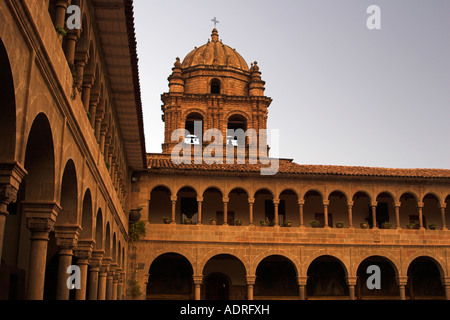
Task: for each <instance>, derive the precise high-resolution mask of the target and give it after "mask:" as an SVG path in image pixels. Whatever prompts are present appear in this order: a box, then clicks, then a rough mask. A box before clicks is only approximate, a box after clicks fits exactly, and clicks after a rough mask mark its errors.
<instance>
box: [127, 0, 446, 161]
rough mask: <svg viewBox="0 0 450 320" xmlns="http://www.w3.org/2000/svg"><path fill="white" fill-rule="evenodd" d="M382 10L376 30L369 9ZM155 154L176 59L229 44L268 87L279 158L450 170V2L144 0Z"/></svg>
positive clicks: (144, 63) (145, 68)
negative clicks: (210, 43)
mask: <svg viewBox="0 0 450 320" xmlns="http://www.w3.org/2000/svg"><path fill="white" fill-rule="evenodd" d="M370 5H378V6H379V7H380V9H381V30H369V29H368V28H367V26H366V21H367V19H368V18H369V16H370V14H368V13H367V12H366V11H367V8H368V7H369V6H370ZM134 6H135V9H134V10H135V23H136V36H137V42H138V55H139V68H140V81H141V91H142V101H143V109H144V125H145V135H146V141H147V152H161V144H162V142H163V133H164V123H163V122H162V120H161V115H162V112H161V105H162V102H161V99H160V96H161V94H162V93H164V92H167V91H168V81H167V78H168V76H169V75H170V74H171V72H172V67H173V63H174V62H175V58H176V57H180V59H182V60H183V59H184V57H185V56H186V55H187V54H188V53H189V52H190V51H191V50H193V49H194V47H196V46H197V47H199V46H201V45H203V44H205V43H206V42H207V40H208V38H210V35H211V30H212V29H213V23H212V22H211V19H212V18H214V17H217V20H219V21H220V23H219V24H218V25H217V29H218V31H219V37H220V38H221V39H222V40H223V43H224V44H226V45H228V46H230V47H231V48H236V50H237V51H238V52H239V53H240V54H241V55H242V56H243V57H244V59H245V60H246V61H247V63H248V64H249V65H250V63H251V62H253V61H258V65H259V67H260V71H261V72H262V78H263V80H264V81H266V95H267V96H270V97H271V98H273V102H272V105H271V106H270V108H269V121H268V128H269V129H279V130H280V145H279V150H280V156H281V157H283V158H290V159H294V161H295V162H297V163H300V164H327V165H351V166H375V167H395V168H446V169H450V1H448V0H421V1H418V0H371V1H366V0H292V1H288V0H276V1H274V0H271V1H269V0H216V1H212V0H208V1H206V0H189V1H185V0H171V1H161V0H134Z"/></svg>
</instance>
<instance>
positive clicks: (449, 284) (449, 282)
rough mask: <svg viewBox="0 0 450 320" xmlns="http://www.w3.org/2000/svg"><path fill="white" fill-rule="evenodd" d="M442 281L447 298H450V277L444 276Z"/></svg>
mask: <svg viewBox="0 0 450 320" xmlns="http://www.w3.org/2000/svg"><path fill="white" fill-rule="evenodd" d="M441 281H442V286H443V287H444V290H445V300H450V277H445V278H442V279H441Z"/></svg>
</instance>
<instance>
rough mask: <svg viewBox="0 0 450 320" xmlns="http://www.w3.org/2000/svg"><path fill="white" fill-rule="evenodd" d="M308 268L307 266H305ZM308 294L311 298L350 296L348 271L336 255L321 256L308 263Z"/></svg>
mask: <svg viewBox="0 0 450 320" xmlns="http://www.w3.org/2000/svg"><path fill="white" fill-rule="evenodd" d="M305 267H306V265H305ZM306 275H307V277H308V280H307V292H308V296H310V297H314V296H315V297H321V296H322V297H326V296H329V297H338V296H348V294H349V290H348V284H347V280H346V279H347V278H348V269H347V266H346V265H345V263H344V262H343V261H342V259H339V258H337V257H336V256H335V255H320V256H318V257H315V258H314V260H312V261H310V262H309V263H308V268H307V270H306Z"/></svg>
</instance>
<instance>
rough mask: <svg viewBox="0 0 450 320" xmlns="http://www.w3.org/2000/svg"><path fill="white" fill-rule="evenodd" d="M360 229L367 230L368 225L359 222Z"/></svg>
mask: <svg viewBox="0 0 450 320" xmlns="http://www.w3.org/2000/svg"><path fill="white" fill-rule="evenodd" d="M360 226H361V229H369V224H368V223H367V222H361V224H360Z"/></svg>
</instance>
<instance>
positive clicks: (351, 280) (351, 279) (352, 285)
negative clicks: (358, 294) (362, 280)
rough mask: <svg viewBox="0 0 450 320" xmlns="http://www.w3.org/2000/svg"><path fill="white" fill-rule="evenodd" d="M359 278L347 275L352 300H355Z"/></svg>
mask: <svg viewBox="0 0 450 320" xmlns="http://www.w3.org/2000/svg"><path fill="white" fill-rule="evenodd" d="M357 279H358V278H357V277H347V284H348V295H349V298H350V300H355V286H356V281H357Z"/></svg>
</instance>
